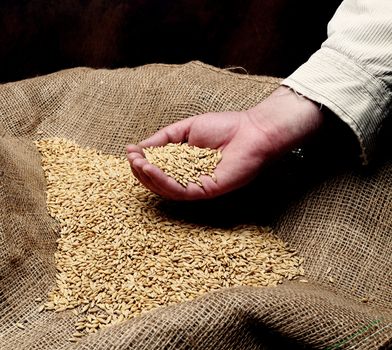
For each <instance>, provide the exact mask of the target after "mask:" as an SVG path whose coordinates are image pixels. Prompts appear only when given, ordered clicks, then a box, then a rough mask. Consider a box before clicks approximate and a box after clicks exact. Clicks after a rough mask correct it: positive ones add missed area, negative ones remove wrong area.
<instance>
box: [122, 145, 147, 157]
mask: <svg viewBox="0 0 392 350" xmlns="http://www.w3.org/2000/svg"><path fill="white" fill-rule="evenodd" d="M125 150H126V153H127V154H129V153H139V154H141V155H142V156H143V157H144V152H143V148H142V147H140V146H138V145H133V144H131V145H127V146H126V147H125Z"/></svg>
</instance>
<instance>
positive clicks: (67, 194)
mask: <svg viewBox="0 0 392 350" xmlns="http://www.w3.org/2000/svg"><path fill="white" fill-rule="evenodd" d="M36 145H37V147H38V150H39V151H40V153H41V155H42V167H43V169H44V173H45V177H46V180H47V207H48V211H49V214H50V215H51V216H52V217H53V218H55V219H56V220H57V221H58V222H59V225H60V237H59V239H58V242H57V243H58V249H57V252H56V253H55V263H56V268H57V275H56V281H55V285H54V287H53V289H52V290H51V291H50V292H49V294H48V300H47V302H46V303H45V306H44V307H45V310H47V311H49V310H53V311H56V312H61V311H65V310H72V311H73V312H74V313H75V315H76V316H77V317H78V320H77V321H76V324H75V327H76V332H75V334H74V336H73V338H71V339H70V340H71V341H76V338H79V337H81V336H83V335H85V334H88V333H93V332H96V331H97V330H99V329H101V328H103V327H107V326H109V325H112V324H116V323H119V322H122V321H124V320H127V319H130V318H132V317H135V316H137V315H140V314H141V313H143V312H146V311H148V310H151V309H153V308H157V307H160V306H165V305H170V304H174V303H180V302H184V301H187V300H191V299H194V298H196V297H198V296H200V295H202V294H205V293H208V292H211V291H214V290H218V289H220V288H224V287H233V286H241V285H248V286H276V285H277V284H279V283H281V282H282V281H283V279H293V278H296V277H297V276H300V275H303V273H304V272H303V269H302V267H301V264H302V258H300V257H298V256H297V254H296V252H295V251H293V250H291V249H289V247H288V246H287V244H286V243H284V242H283V241H281V240H280V239H278V238H277V237H275V236H274V235H273V233H272V231H271V229H269V228H263V227H258V226H254V225H243V226H238V227H233V228H231V229H222V228H214V227H209V226H202V225H197V224H191V223H189V222H186V221H183V220H174V219H172V218H171V217H170V216H169V215H166V214H165V212H164V211H162V209H161V208H160V206H159V204H161V203H162V202H161V201H162V200H161V199H160V197H158V196H156V195H155V194H153V193H152V192H150V191H148V190H146V189H145V188H144V187H143V186H142V185H140V184H139V182H138V181H137V180H136V178H134V177H133V175H132V173H131V171H130V167H129V165H128V162H127V161H126V159H125V158H124V159H123V158H119V157H115V156H113V155H105V154H102V153H101V152H99V151H96V150H94V149H86V148H81V147H79V146H78V145H76V144H75V143H73V142H71V141H68V140H64V139H57V138H53V139H44V140H40V141H37V142H36ZM38 310H39V311H40V312H42V311H43V307H42V305H41V306H40V307H39V309H38Z"/></svg>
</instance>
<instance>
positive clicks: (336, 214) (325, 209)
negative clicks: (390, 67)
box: [0, 62, 392, 350]
mask: <svg viewBox="0 0 392 350" xmlns="http://www.w3.org/2000/svg"><path fill="white" fill-rule="evenodd" d="M279 81H280V80H279V79H277V78H272V77H256V76H246V75H240V74H235V73H232V72H228V71H224V70H220V69H217V68H214V67H211V66H207V65H205V64H202V63H200V62H191V63H189V64H185V65H147V66H142V67H139V68H136V69H119V70H93V69H87V68H78V69H70V70H65V71H61V72H58V73H55V74H51V75H47V76H43V77H38V78H34V79H30V80H25V81H20V82H15V83H9V84H5V85H3V86H1V87H0V113H1V114H0V118H1V119H0V134H1V136H2V137H1V139H0V348H1V349H3V350H5V349H12V350H15V349H37V350H38V349H39V350H44V349H68V348H69V349H71V348H78V349H247V350H248V349H265V348H268V349H284V348H288V349H294V348H296V347H299V348H302V346H309V347H313V348H319V349H341V348H347V349H378V348H382V347H384V348H387V347H388V346H389V345H390V344H391V343H390V342H391V339H392V315H391V307H392V276H391V271H392V263H391V262H392V258H391V251H392V242H391V241H392V240H391V230H392V205H391V198H392V177H391V169H392V164H391V162H390V161H386V162H384V163H383V164H382V165H381V166H380V167H379V168H378V169H377V170H376V171H374V172H373V173H371V174H367V175H366V176H365V175H361V174H354V173H344V174H340V175H336V176H333V177H328V178H326V179H324V181H322V182H320V183H319V184H318V185H316V186H312V188H309V189H308V191H307V193H304V194H303V195H302V196H301V197H300V198H298V199H297V200H296V201H294V203H293V204H292V205H291V206H290V207H289V209H288V210H287V211H284V212H282V213H280V215H279V219H278V221H277V223H276V225H275V230H276V233H277V235H278V236H279V237H281V238H282V239H284V240H285V241H287V242H288V243H289V244H290V245H291V246H293V247H295V248H297V249H298V251H299V253H300V254H301V255H302V256H304V257H305V270H306V278H307V279H308V280H309V283H299V282H288V283H284V284H283V285H280V286H279V287H277V288H254V287H252V288H250V287H241V288H232V289H227V290H221V291H219V292H215V293H211V294H208V295H205V296H204V297H201V298H199V299H197V300H194V301H191V302H187V303H183V304H180V305H176V306H171V307H167V308H161V309H158V310H155V311H152V312H150V313H148V314H146V315H145V316H142V317H138V318H135V319H132V320H130V321H128V322H125V323H123V324H121V325H117V326H114V327H111V328H108V329H106V330H104V331H100V332H98V333H95V334H92V335H89V336H87V337H85V338H83V339H82V340H81V341H80V342H78V343H76V344H73V343H70V342H68V341H67V338H69V337H70V336H71V334H72V333H73V323H74V318H75V316H74V315H73V314H72V313H71V312H64V313H51V312H43V313H39V312H38V308H37V303H36V302H35V301H34V299H35V298H37V297H41V298H45V295H46V293H47V292H48V290H49V289H50V288H51V286H52V285H53V283H54V277H55V267H54V258H53V253H54V251H55V249H56V243H55V240H56V237H57V236H58V231H57V226H56V222H55V221H54V220H53V219H51V218H50V217H49V215H48V213H47V211H46V204H45V178H44V174H43V171H42V169H41V165H40V157H39V154H38V152H37V150H36V148H35V146H34V145H33V142H32V141H33V140H35V139H39V138H42V137H51V136H58V137H65V138H69V139H72V140H74V141H76V142H77V143H79V144H80V145H82V146H90V147H94V148H97V149H100V150H103V151H105V152H109V153H112V154H123V152H124V145H126V144H127V143H131V142H132V143H135V142H138V141H140V140H141V139H143V138H144V137H146V136H147V135H150V134H151V133H152V132H154V131H156V130H158V129H159V128H161V127H163V126H165V125H167V124H169V123H171V122H174V121H176V120H179V119H182V118H185V117H188V116H192V115H195V114H200V113H203V112H207V111H223V110H241V109H245V108H249V107H251V106H253V105H255V104H256V103H258V102H260V101H261V100H262V99H264V98H265V97H266V96H268V95H269V94H270V93H271V92H272V91H273V90H274V89H275V88H276V87H277V86H278V84H279ZM254 195H255V196H259V198H260V201H263V197H262V194H259V193H256V194H254ZM255 205H256V206H257V205H258V204H257V202H256V204H253V206H255ZM198 214H199V215H200V216H201V215H203V214H202V212H200V213H198ZM259 215H261V216H262V215H263V212H262V211H261V212H260V213H259ZM266 221H268V220H266ZM367 300H368V301H367ZM365 301H367V302H365ZM17 322H23V324H24V325H25V327H26V329H24V330H21V329H19V328H17V327H16V326H15V325H16V323H17Z"/></svg>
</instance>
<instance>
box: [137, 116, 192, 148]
mask: <svg viewBox="0 0 392 350" xmlns="http://www.w3.org/2000/svg"><path fill="white" fill-rule="evenodd" d="M194 119H195V117H190V118H186V119H183V120H180V121H178V122H176V123H174V124H171V125H168V126H166V127H164V128H163V129H161V130H159V131H158V132H156V133H155V134H154V135H152V136H151V137H149V138H147V139H146V140H143V141H142V142H140V143H139V146H140V147H151V146H164V145H166V144H168V143H179V142H184V141H187V140H188V135H189V132H190V128H191V125H192V123H193V121H194Z"/></svg>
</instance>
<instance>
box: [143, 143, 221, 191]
mask: <svg viewBox="0 0 392 350" xmlns="http://www.w3.org/2000/svg"><path fill="white" fill-rule="evenodd" d="M144 155H145V157H146V159H147V160H148V161H149V162H150V163H151V164H154V165H156V166H157V167H158V168H160V169H162V170H163V171H164V172H165V173H166V174H167V175H168V176H171V177H172V178H173V179H175V180H176V181H177V182H178V183H180V184H181V185H182V186H184V187H187V185H188V183H189V182H193V183H196V184H197V185H199V186H200V187H202V186H203V185H202V183H201V181H200V176H201V175H207V176H211V177H212V179H213V180H214V181H216V177H215V174H214V170H215V168H216V166H217V164H218V163H219V161H220V160H221V159H222V154H221V152H220V151H218V150H215V149H211V148H199V147H196V146H190V145H188V144H187V143H168V144H167V145H165V146H160V147H146V148H145V149H144Z"/></svg>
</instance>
